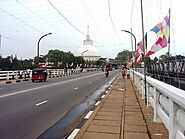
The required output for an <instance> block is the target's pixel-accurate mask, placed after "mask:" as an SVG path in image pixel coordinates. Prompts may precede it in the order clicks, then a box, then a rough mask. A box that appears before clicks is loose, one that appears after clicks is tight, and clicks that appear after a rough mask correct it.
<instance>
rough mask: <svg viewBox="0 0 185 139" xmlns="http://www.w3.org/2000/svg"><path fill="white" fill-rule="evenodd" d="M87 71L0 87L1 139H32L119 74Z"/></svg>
mask: <svg viewBox="0 0 185 139" xmlns="http://www.w3.org/2000/svg"><path fill="white" fill-rule="evenodd" d="M117 73H118V72H117V71H112V72H110V76H109V77H108V78H106V77H105V75H104V73H103V72H100V71H96V72H88V73H83V74H79V75H73V76H65V77H60V78H51V79H48V80H47V82H37V83H32V82H31V81H28V82H21V83H14V84H8V85H1V86H0V139H20V138H24V139H33V138H37V137H38V136H39V135H40V134H41V133H42V132H44V131H45V130H46V129H48V128H49V127H51V126H52V125H53V124H54V123H56V122H57V121H58V120H59V119H61V118H62V117H63V116H64V115H65V114H66V112H67V111H69V110H70V109H71V108H72V107H73V106H75V105H76V104H79V103H80V102H81V101H82V100H83V99H84V98H85V97H87V96H88V95H90V94H91V93H92V92H94V91H96V90H97V89H98V88H99V87H101V86H102V85H104V84H105V83H106V82H108V81H109V80H111V79H112V78H113V77H115V76H116V75H117Z"/></svg>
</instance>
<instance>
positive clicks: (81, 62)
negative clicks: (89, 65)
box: [81, 50, 88, 71]
mask: <svg viewBox="0 0 185 139" xmlns="http://www.w3.org/2000/svg"><path fill="white" fill-rule="evenodd" d="M87 51H88V50H85V51H83V52H82V54H81V64H82V71H83V54H84V53H85V52H87Z"/></svg>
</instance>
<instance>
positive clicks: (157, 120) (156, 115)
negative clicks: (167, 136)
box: [153, 87, 161, 122]
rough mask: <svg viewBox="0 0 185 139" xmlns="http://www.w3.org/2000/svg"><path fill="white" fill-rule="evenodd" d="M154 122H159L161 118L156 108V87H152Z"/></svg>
mask: <svg viewBox="0 0 185 139" xmlns="http://www.w3.org/2000/svg"><path fill="white" fill-rule="evenodd" d="M153 91H154V119H153V121H154V122H161V119H160V117H159V115H158V113H157V110H158V108H159V100H158V98H159V92H157V90H156V88H155V87H154V90H153Z"/></svg>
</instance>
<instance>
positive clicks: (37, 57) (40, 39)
mask: <svg viewBox="0 0 185 139" xmlns="http://www.w3.org/2000/svg"><path fill="white" fill-rule="evenodd" d="M51 34H52V33H47V34H45V35H43V36H41V37H40V38H39V40H38V43H37V58H38V61H37V62H38V63H37V64H38V67H39V44H40V41H41V39H42V38H44V37H46V36H48V35H51Z"/></svg>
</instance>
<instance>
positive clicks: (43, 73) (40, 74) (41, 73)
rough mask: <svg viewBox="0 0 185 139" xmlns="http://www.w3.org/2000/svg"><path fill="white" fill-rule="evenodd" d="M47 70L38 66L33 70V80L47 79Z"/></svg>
mask: <svg viewBox="0 0 185 139" xmlns="http://www.w3.org/2000/svg"><path fill="white" fill-rule="evenodd" d="M46 79H47V70H46V69H45V68H36V69H33V70H32V82H34V81H35V80H38V81H46Z"/></svg>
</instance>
